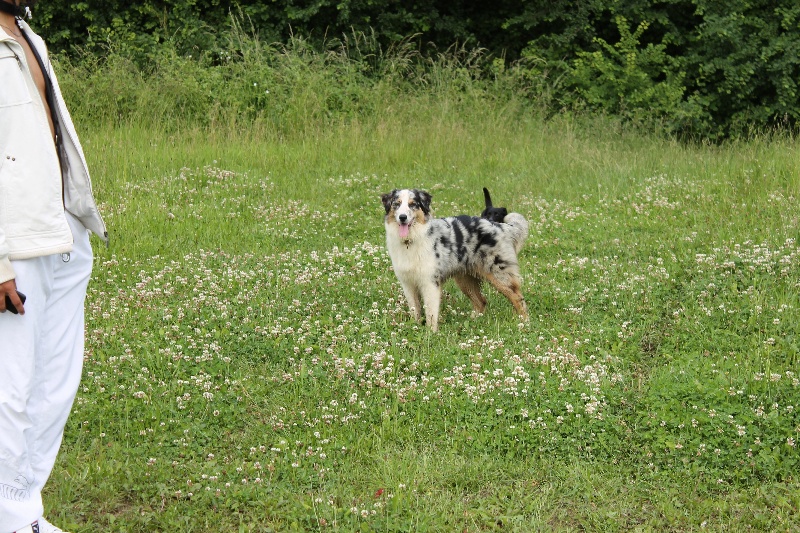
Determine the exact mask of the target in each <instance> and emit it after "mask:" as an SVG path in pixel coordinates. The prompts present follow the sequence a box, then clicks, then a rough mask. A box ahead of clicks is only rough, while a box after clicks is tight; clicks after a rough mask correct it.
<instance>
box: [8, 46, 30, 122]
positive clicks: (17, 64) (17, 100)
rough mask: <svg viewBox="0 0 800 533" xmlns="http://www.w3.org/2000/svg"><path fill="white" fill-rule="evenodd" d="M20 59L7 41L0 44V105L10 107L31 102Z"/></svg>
mask: <svg viewBox="0 0 800 533" xmlns="http://www.w3.org/2000/svg"><path fill="white" fill-rule="evenodd" d="M22 69H23V67H22V60H21V59H20V58H19V56H18V55H17V54H16V53H15V52H14V51H13V50H12V49H11V46H10V45H8V44H7V43H2V44H0V80H3V83H2V88H0V107H10V106H15V105H21V104H28V103H30V102H31V93H30V91H28V84H27V83H26V82H25V73H24V72H23V70H22Z"/></svg>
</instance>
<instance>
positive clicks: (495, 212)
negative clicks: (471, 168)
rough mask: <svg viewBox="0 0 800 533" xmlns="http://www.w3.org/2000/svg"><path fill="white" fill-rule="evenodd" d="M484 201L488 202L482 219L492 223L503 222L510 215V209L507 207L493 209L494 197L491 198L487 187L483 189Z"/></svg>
mask: <svg viewBox="0 0 800 533" xmlns="http://www.w3.org/2000/svg"><path fill="white" fill-rule="evenodd" d="M483 199H484V200H485V201H486V209H484V210H483V213H481V218H485V219H486V220H491V221H492V222H503V220H505V218H506V215H508V209H506V208H505V207H493V206H492V197H491V196H489V189H487V188H486V187H484V188H483Z"/></svg>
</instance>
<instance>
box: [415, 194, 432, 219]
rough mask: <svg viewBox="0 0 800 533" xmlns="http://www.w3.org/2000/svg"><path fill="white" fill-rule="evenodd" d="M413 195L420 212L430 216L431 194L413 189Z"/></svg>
mask: <svg viewBox="0 0 800 533" xmlns="http://www.w3.org/2000/svg"><path fill="white" fill-rule="evenodd" d="M414 194H415V196H416V197H417V200H419V205H420V207H421V208H422V212H423V213H425V214H426V215H430V214H431V198H432V196H431V194H430V193H429V192H428V191H420V190H418V189H414Z"/></svg>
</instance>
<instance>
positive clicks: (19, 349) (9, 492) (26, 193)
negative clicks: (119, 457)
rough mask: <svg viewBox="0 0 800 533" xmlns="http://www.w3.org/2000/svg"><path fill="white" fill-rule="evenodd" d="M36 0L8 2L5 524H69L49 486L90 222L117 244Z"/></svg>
mask: <svg viewBox="0 0 800 533" xmlns="http://www.w3.org/2000/svg"><path fill="white" fill-rule="evenodd" d="M30 4H31V2H30V1H28V2H26V1H25V0H0V368H1V369H2V374H3V376H4V379H3V384H2V387H0V533H11V532H15V533H20V532H25V533H54V532H61V531H62V530H61V529H59V528H57V527H56V526H54V525H52V524H51V523H50V522H48V521H47V520H45V519H44V518H43V516H42V515H43V513H44V505H43V501H42V488H43V487H44V485H45V483H46V481H47V479H48V477H49V476H50V473H51V471H52V469H53V465H54V464H55V459H56V455H57V453H58V449H59V448H60V446H61V441H62V437H63V434H64V427H65V425H66V422H67V418H68V416H69V412H70V409H71V408H72V403H73V401H74V399H75V396H76V394H77V391H78V385H79V382H80V378H81V372H82V365H83V356H84V300H85V298H86V289H87V285H88V283H89V277H90V274H91V268H92V248H91V245H90V243H89V231H88V230H90V231H91V232H93V233H95V234H97V235H99V236H100V237H101V238H102V239H103V240H104V241H105V242H106V243H108V234H107V232H106V228H105V224H104V223H103V220H102V217H101V216H100V213H99V211H98V208H97V203H96V202H95V200H94V197H93V192H92V187H91V182H90V179H89V172H88V169H87V165H86V159H85V157H84V154H83V149H82V148H81V145H80V143H79V141H78V135H77V133H76V131H75V127H74V125H73V122H72V119H71V117H70V115H69V112H68V111H67V107H66V105H65V103H64V99H63V97H62V95H61V91H60V89H59V86H58V81H57V79H56V76H55V74H54V72H53V69H52V65H51V64H50V61H49V57H48V54H47V50H46V47H45V44H44V41H43V40H42V39H41V38H40V37H39V36H38V35H36V34H35V33H34V32H33V31H32V30H31V29H30V27H29V26H28V24H27V23H26V22H25V21H24V20H23V16H24V15H25V13H26V11H27V13H28V14H30V7H31V5H30ZM23 295H24V297H23Z"/></svg>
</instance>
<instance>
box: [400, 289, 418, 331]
mask: <svg viewBox="0 0 800 533" xmlns="http://www.w3.org/2000/svg"><path fill="white" fill-rule="evenodd" d="M402 285H403V293H404V294H405V295H406V300H407V301H408V309H409V310H410V311H411V314H412V315H414V320H416V321H417V322H419V321H420V320H421V319H422V300H421V299H420V297H419V291H418V290H417V289H416V287H413V286H412V285H409V284H407V283H403V284H402Z"/></svg>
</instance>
